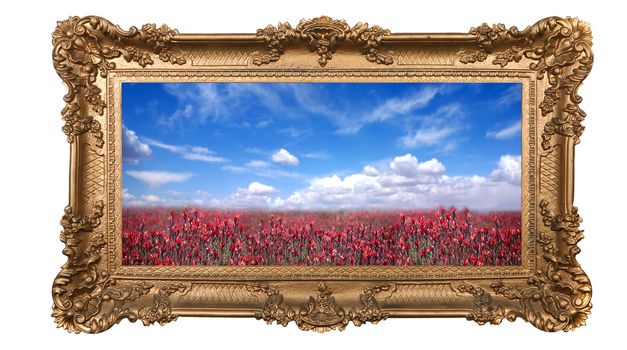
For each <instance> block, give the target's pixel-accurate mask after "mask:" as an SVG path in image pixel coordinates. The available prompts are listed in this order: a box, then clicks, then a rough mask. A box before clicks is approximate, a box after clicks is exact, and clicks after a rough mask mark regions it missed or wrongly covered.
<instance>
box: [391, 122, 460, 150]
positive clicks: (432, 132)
mask: <svg viewBox="0 0 627 350" xmlns="http://www.w3.org/2000/svg"><path fill="white" fill-rule="evenodd" d="M455 131H456V129H454V128H451V127H444V128H442V129H437V128H427V129H418V130H416V131H415V132H414V133H413V134H412V135H405V136H403V137H402V138H401V143H402V144H403V146H405V147H407V148H416V147H419V146H434V145H437V144H440V143H442V141H443V140H444V139H446V138H447V137H448V136H449V135H451V134H452V133H453V132H455Z"/></svg>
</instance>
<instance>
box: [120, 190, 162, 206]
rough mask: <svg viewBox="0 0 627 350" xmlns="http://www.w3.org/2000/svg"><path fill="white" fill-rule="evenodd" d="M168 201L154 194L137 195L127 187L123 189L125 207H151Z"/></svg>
mask: <svg viewBox="0 0 627 350" xmlns="http://www.w3.org/2000/svg"><path fill="white" fill-rule="evenodd" d="M165 204H166V201H165V200H164V199H162V198H161V197H159V196H157V195H154V194H146V195H141V196H136V195H133V194H131V193H130V192H129V191H128V189H127V188H123V189H122V205H123V206H125V207H151V206H160V205H165Z"/></svg>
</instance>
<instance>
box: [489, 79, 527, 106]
mask: <svg viewBox="0 0 627 350" xmlns="http://www.w3.org/2000/svg"><path fill="white" fill-rule="evenodd" d="M521 99H522V86H521V84H515V85H513V86H510V87H509V88H507V89H505V90H504V91H503V93H502V94H501V96H499V97H498V98H497V99H496V101H494V105H495V106H496V107H506V106H509V105H511V104H513V103H518V104H520V103H521Z"/></svg>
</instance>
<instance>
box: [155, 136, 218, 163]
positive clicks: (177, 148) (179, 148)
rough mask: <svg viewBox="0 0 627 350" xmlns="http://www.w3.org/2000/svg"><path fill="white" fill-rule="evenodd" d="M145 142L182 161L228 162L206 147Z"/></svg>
mask: <svg viewBox="0 0 627 350" xmlns="http://www.w3.org/2000/svg"><path fill="white" fill-rule="evenodd" d="M145 142H146V143H147V144H149V145H151V146H154V147H157V148H161V149H164V150H166V151H168V152H172V153H176V154H180V155H181V156H183V159H187V160H197V161H201V162H209V163H224V162H228V159H226V158H223V157H219V156H217V155H216V154H215V152H213V151H211V150H209V149H208V148H206V147H198V146H184V145H170V144H167V143H163V142H160V141H157V140H152V139H146V140H145Z"/></svg>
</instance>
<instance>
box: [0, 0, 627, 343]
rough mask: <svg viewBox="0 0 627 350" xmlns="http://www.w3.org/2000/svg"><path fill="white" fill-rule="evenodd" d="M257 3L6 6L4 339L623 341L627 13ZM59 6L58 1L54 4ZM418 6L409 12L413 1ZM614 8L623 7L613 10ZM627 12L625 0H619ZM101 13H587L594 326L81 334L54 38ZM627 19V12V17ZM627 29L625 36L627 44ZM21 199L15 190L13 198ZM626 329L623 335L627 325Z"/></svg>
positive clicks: (185, 323)
mask: <svg viewBox="0 0 627 350" xmlns="http://www.w3.org/2000/svg"><path fill="white" fill-rule="evenodd" d="M429 2H431V3H432V4H429V5H427V4H425V2H424V1H420V2H418V1H415V2H407V5H404V4H403V3H401V2H395V1H390V0H387V1H376V2H375V1H372V2H366V1H354V2H349V1H340V0H333V1H321V0H317V1H289V2H286V3H279V2H275V3H273V2H270V1H254V2H246V3H244V2H243V1H241V0H238V1H234V0H231V1H213V3H214V4H210V3H212V2H210V1H204V2H199V4H202V5H195V6H194V7H193V8H192V7H190V4H191V2H189V3H188V2H186V1H182V0H178V1H167V2H163V3H158V2H157V1H150V2H146V3H143V2H139V1H132V0H126V1H111V0H104V1H98V2H93V3H90V2H88V1H85V0H83V1H72V2H69V1H65V2H62V1H59V2H52V1H50V2H43V1H42V2H41V4H35V3H29V2H26V1H19V2H9V1H7V2H4V3H3V5H2V10H1V11H0V12H1V13H2V14H1V16H2V20H1V22H0V25H1V26H2V31H1V33H2V44H3V45H2V51H1V53H0V59H1V60H2V62H1V64H2V65H1V67H2V75H1V76H2V78H3V79H2V84H0V89H2V95H1V96H2V98H1V101H2V112H1V116H2V123H3V124H2V126H1V129H0V130H1V134H0V142H1V143H2V144H1V146H2V147H1V148H0V149H1V150H2V158H1V160H2V163H1V164H2V171H1V172H0V174H1V175H0V176H1V180H2V181H1V182H0V183H1V184H2V185H3V191H2V192H1V193H2V196H1V197H0V198H1V199H2V200H1V203H2V204H1V206H2V210H1V211H0V212H1V213H2V216H1V217H0V220H1V222H0V228H1V231H0V232H1V234H2V236H3V240H2V242H3V243H4V244H2V254H1V256H2V258H1V259H2V265H1V266H2V286H1V287H0V293H2V295H1V299H0V300H1V301H0V310H2V316H1V317H0V322H1V323H2V328H1V330H0V334H2V339H3V343H13V344H14V345H13V346H11V347H5V346H4V345H3V348H13V347H15V348H25V347H26V346H29V347H30V345H43V346H50V347H51V348H57V347H60V346H62V345H63V346H68V347H69V348H78V347H89V348H94V349H96V348H107V349H111V348H113V347H120V348H121V347H125V348H126V347H142V348H148V347H158V348H172V349H174V348H176V349H182V348H186V347H188V346H194V347H200V348H219V349H220V348H225V347H229V348H234V347H235V348H240V347H242V348H250V347H256V348H267V347H269V346H273V347H286V348H287V347H290V348H293V347H305V348H313V347H316V348H334V347H344V346H348V347H353V346H355V347H360V348H361V347H365V348H368V347H386V348H391V347H395V346H398V347H400V346H401V345H405V346H409V347H410V348H426V347H428V346H431V345H435V346H439V347H442V346H443V347H445V348H448V347H459V346H464V347H465V346H468V347H475V346H484V345H485V346H490V347H500V346H504V347H508V348H522V347H534V348H535V347H539V348H549V347H555V346H565V347H566V348H579V347H590V348H591V347H595V346H598V345H601V344H602V342H614V341H618V338H619V334H618V329H619V324H620V322H621V321H622V319H623V316H622V314H623V313H625V311H624V306H625V304H624V298H622V291H623V288H624V287H625V282H624V279H623V276H624V274H623V273H619V266H621V265H624V261H623V260H621V258H622V257H623V256H624V251H625V249H624V247H625V238H624V237H625V235H627V232H626V230H625V224H624V223H625V220H624V218H625V213H626V212H625V208H624V207H625V205H624V204H625V200H626V199H627V197H626V195H627V193H625V190H624V187H623V181H622V180H623V178H624V173H623V171H622V163H623V160H624V159H625V157H624V154H623V151H624V150H625V149H626V147H625V140H624V139H625V137H624V135H625V119H626V117H627V116H626V115H625V108H624V99H625V97H624V96H625V95H624V91H623V89H624V85H623V84H624V82H625V74H624V70H623V68H624V67H623V66H624V63H625V59H626V58H625V55H624V53H625V50H624V46H625V44H624V33H623V32H624V27H623V25H622V19H623V18H621V20H619V17H618V15H619V13H620V12H621V11H619V9H618V8H616V7H612V6H613V5H606V3H605V2H601V1H581V2H580V1H559V2H558V1H546V0H545V1H497V2H490V1H463V2H455V3H454V2H453V1H450V0H446V1H441V0H431V1H429ZM44 3H45V4H44ZM412 3H413V5H409V4H412ZM607 3H610V2H607ZM612 3H614V4H618V3H619V2H618V1H616V2H612ZM92 14H94V15H100V16H103V17H105V18H107V19H109V20H111V21H113V22H114V23H116V24H120V25H121V27H122V28H125V29H126V28H128V27H129V26H131V25H136V26H140V25H142V24H144V23H148V22H156V23H157V24H158V25H160V24H162V23H167V24H168V25H169V26H171V27H173V28H177V29H179V30H180V31H182V32H186V33H193V32H205V33H210V32H253V31H254V30H256V29H257V28H260V27H264V26H265V25H266V24H269V23H273V24H276V23H277V22H279V21H281V22H283V21H289V22H290V23H291V24H292V25H296V24H297V23H298V21H299V20H300V19H301V18H303V17H307V18H310V17H315V16H318V15H322V14H325V15H330V16H332V17H335V18H340V19H346V20H347V22H348V23H349V24H351V25H352V24H354V23H356V22H358V21H368V22H369V23H371V24H378V25H381V26H383V27H384V28H389V29H391V30H392V31H393V32H445V31H449V32H466V31H467V30H468V29H469V28H470V27H471V26H476V25H479V24H481V23H483V22H489V23H493V22H503V23H505V24H506V25H507V26H512V25H516V26H518V27H519V28H523V27H524V26H526V25H528V24H532V23H534V22H535V21H536V20H538V19H541V18H544V17H547V16H551V15H559V16H578V17H580V18H582V19H584V20H586V21H588V22H590V23H591V26H592V33H593V36H594V39H593V43H594V47H593V48H594V52H595V63H594V67H593V69H592V72H591V74H590V76H589V77H588V78H587V79H586V81H585V83H584V85H583V87H582V88H581V89H580V91H579V92H580V95H582V96H583V97H584V101H583V103H582V107H583V109H584V110H585V111H586V112H587V113H588V118H587V119H586V121H585V126H586V131H585V133H584V135H583V138H582V143H581V144H580V145H579V146H577V157H576V159H577V169H576V198H575V204H576V205H577V206H578V207H579V209H580V214H581V215H582V217H583V218H584V222H583V228H584V229H585V230H586V238H585V239H584V240H583V241H582V242H581V244H580V247H581V248H582V253H581V254H580V255H579V261H580V262H581V264H582V265H583V267H584V269H585V270H586V272H587V273H588V274H589V276H590V278H591V280H592V285H593V290H594V296H593V304H594V308H593V310H592V315H591V316H590V318H589V319H588V322H587V323H588V325H587V326H586V327H583V328H579V329H577V330H575V331H574V332H569V333H557V334H549V333H543V332H541V331H538V330H536V329H535V328H533V327H532V326H531V325H529V324H526V323H524V322H522V321H520V320H519V321H517V322H515V323H510V322H507V321H504V324H503V325H501V326H498V327H497V326H489V325H487V326H482V327H480V326H478V325H476V324H473V323H471V322H468V321H466V320H465V319H391V320H386V321H383V322H381V323H380V324H378V325H376V326H372V325H365V326H362V327H361V328H357V327H354V326H352V325H350V326H349V327H348V328H347V330H345V331H344V332H332V333H327V334H323V335H320V334H317V333H311V332H302V331H300V330H298V328H297V327H296V326H295V325H293V324H290V325H289V326H288V327H287V328H283V327H280V326H276V325H273V326H267V325H265V324H264V323H263V322H262V321H257V320H254V319H233V318H231V319H228V318H181V319H179V320H178V321H176V322H174V323H171V324H168V325H167V326H164V327H160V326H151V327H143V326H142V325H140V324H139V323H136V324H130V323H129V322H128V321H123V322H122V324H121V325H117V326H114V327H113V328H112V329H111V330H109V331H107V332H105V333H103V334H100V335H84V334H81V335H73V334H68V333H67V332H66V331H64V330H61V329H56V328H55V325H54V322H53V319H52V318H51V317H50V313H51V304H52V301H51V285H52V280H53V278H54V276H55V275H56V274H57V272H58V271H59V267H60V266H61V265H62V264H63V262H64V256H63V255H62V254H61V249H62V244H61V242H60V241H59V238H58V233H59V230H60V226H59V219H60V217H61V214H62V210H63V207H64V206H65V205H66V201H67V193H68V188H67V179H68V165H69V160H68V153H69V152H68V144H67V143H66V140H65V137H64V135H63V134H62V132H61V130H60V129H61V126H62V121H61V117H60V114H59V112H60V110H61V109H62V108H63V101H62V96H63V94H65V92H66V91H65V88H64V86H63V85H62V83H61V80H60V79H59V77H58V76H57V75H56V72H55V71H54V69H53V67H52V60H51V49H52V44H51V33H52V31H53V30H54V27H55V23H56V21H57V20H61V19H65V18H67V17H68V16H69V15H79V16H84V15H92ZM623 17H624V16H623ZM620 34H623V35H621V36H619V35H620ZM7 194H8V195H7ZM621 328H622V327H621Z"/></svg>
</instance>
